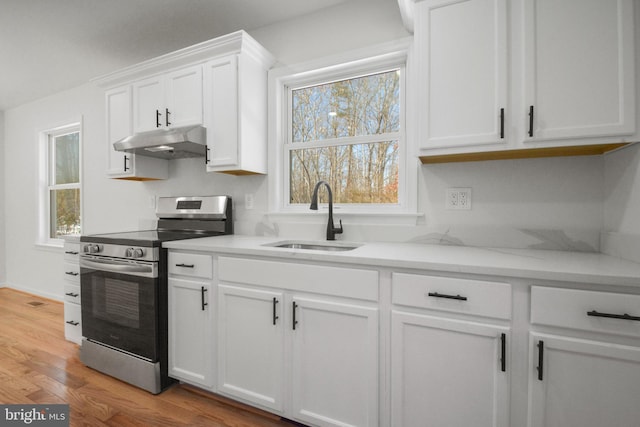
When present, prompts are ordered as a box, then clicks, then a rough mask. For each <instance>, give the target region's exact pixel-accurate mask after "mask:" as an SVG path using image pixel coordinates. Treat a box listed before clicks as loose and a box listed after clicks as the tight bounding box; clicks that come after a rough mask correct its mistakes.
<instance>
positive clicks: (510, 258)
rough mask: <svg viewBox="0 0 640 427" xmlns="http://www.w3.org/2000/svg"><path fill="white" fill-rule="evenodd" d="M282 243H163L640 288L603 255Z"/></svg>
mask: <svg viewBox="0 0 640 427" xmlns="http://www.w3.org/2000/svg"><path fill="white" fill-rule="evenodd" d="M280 241H291V239H285V238H277V237H255V236H241V235H233V236H217V237H204V238H199V239H190V240H179V241H173V242H165V243H163V246H164V247H167V248H169V249H180V250H187V251H203V252H215V253H218V254H227V255H250V256H263V257H272V258H277V259H281V260H304V261H317V262H328V263H334V264H351V265H368V266H374V267H380V268H403V269H404V268H407V269H420V270H430V271H434V272H450V273H467V274H481V275H491V276H504V277H518V278H523V279H537V280H550V281H565V282H577V283H590V284H602V285H622V286H637V287H640V264H639V263H634V262H631V261H626V260H622V259H619V258H616V257H612V256H609V255H604V254H600V253H585V252H567V251H548V250H535V249H508V248H481V247H471V246H443V245H425V244H418V243H355V244H358V245H361V246H359V247H358V248H356V249H353V250H349V251H341V252H328V251H318V250H307V249H285V248H275V247H272V246H265V245H272V244H274V243H276V242H280ZM325 243H328V242H325ZM344 243H347V242H341V241H338V244H344Z"/></svg>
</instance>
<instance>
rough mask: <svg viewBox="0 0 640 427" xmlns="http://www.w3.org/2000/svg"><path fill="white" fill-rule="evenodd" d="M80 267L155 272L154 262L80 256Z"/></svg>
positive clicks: (142, 272)
mask: <svg viewBox="0 0 640 427" xmlns="http://www.w3.org/2000/svg"><path fill="white" fill-rule="evenodd" d="M80 267H87V268H95V269H96V270H102V271H110V272H114V273H133V274H135V273H137V274H153V273H154V268H153V264H130V263H122V264H120V263H117V262H114V261H103V260H96V259H92V260H88V259H86V258H80Z"/></svg>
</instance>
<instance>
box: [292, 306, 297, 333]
mask: <svg viewBox="0 0 640 427" xmlns="http://www.w3.org/2000/svg"><path fill="white" fill-rule="evenodd" d="M296 308H298V304H296V302H295V301H294V302H293V310H292V311H293V330H294V331H295V330H296V325H297V324H298V321H297V320H296Z"/></svg>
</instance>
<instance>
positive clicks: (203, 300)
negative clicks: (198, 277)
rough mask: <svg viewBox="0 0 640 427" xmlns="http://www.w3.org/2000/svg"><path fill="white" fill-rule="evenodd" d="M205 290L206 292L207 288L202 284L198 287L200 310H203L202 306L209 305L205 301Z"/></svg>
mask: <svg viewBox="0 0 640 427" xmlns="http://www.w3.org/2000/svg"><path fill="white" fill-rule="evenodd" d="M205 292H207V289H206V288H205V287H204V286H202V287H201V288H200V298H201V302H202V311H204V308H205V307H206V306H208V305H209V303H208V302H206V301H205Z"/></svg>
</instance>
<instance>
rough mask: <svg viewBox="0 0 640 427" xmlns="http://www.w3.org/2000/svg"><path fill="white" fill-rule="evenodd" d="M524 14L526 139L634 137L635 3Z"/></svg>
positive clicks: (537, 1)
mask: <svg viewBox="0 0 640 427" xmlns="http://www.w3.org/2000/svg"><path fill="white" fill-rule="evenodd" d="M524 13H525V35H524V44H525V46H524V52H525V103H524V106H523V107H524V108H523V110H522V111H521V114H522V118H521V119H520V123H522V124H523V125H524V126H522V127H523V128H525V129H526V131H525V132H524V134H523V136H522V137H523V139H524V140H525V141H537V140H553V139H563V138H580V137H598V136H615V135H628V134H633V133H634V132H635V120H636V116H635V89H634V80H635V74H634V49H633V43H634V28H633V0H607V1H602V0H562V1H558V0H525V11H524ZM532 108H533V117H532V118H530V117H528V116H527V113H529V112H530V109H532ZM583 143H584V142H583Z"/></svg>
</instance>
